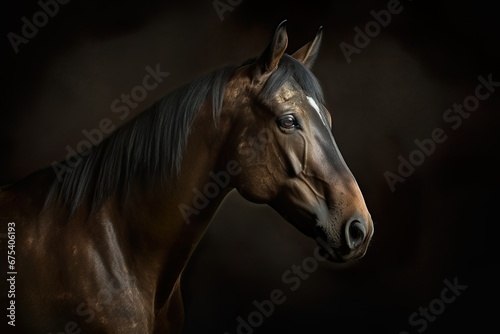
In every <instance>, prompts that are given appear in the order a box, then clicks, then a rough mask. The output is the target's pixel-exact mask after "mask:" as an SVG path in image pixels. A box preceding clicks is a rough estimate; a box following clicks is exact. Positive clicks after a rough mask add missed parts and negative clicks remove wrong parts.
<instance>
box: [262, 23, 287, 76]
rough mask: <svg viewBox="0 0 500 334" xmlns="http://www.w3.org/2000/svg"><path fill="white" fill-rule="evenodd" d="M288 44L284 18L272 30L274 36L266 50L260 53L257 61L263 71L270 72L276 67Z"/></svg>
mask: <svg viewBox="0 0 500 334" xmlns="http://www.w3.org/2000/svg"><path fill="white" fill-rule="evenodd" d="M287 45H288V35H287V33H286V20H284V21H283V22H281V23H280V24H279V25H278V28H276V31H275V32H274V37H273V40H272V41H271V43H270V44H269V45H268V46H267V48H266V50H264V52H263V53H262V55H261V56H260V59H259V63H261V64H262V65H263V72H264V73H265V72H270V71H273V70H275V69H276V67H277V66H278V64H279V62H280V59H281V57H282V56H283V54H284V53H285V50H286V47H287Z"/></svg>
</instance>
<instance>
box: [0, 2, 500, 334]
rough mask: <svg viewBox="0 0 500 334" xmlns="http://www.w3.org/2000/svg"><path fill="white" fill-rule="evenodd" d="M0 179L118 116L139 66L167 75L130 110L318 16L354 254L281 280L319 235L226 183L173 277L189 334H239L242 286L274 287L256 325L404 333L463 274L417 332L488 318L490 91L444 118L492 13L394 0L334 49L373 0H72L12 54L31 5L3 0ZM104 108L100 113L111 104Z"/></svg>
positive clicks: (310, 25) (484, 325) (494, 133)
mask: <svg viewBox="0 0 500 334" xmlns="http://www.w3.org/2000/svg"><path fill="white" fill-rule="evenodd" d="M3 6H4V9H3V10H2V13H3V15H4V18H3V19H2V23H3V24H4V26H3V27H2V29H3V35H4V36H5V38H4V39H3V43H2V48H3V51H2V65H3V68H2V79H3V88H2V99H1V103H2V106H1V110H0V112H1V118H0V120H1V123H0V124H1V125H0V158H1V161H2V163H1V165H0V184H5V183H10V182H15V181H16V180H19V179H20V178H22V177H23V176H26V175H27V174H29V173H30V172H32V171H35V170H37V169H39V168H41V167H44V166H47V165H49V164H50V163H51V162H53V161H55V160H60V159H63V158H64V157H65V155H66V153H67V152H66V149H65V147H66V146H67V145H69V146H71V147H75V146H76V145H77V143H78V142H79V141H81V140H82V139H85V138H84V137H83V135H82V132H81V131H82V130H83V129H92V128H96V127H97V126H98V124H99V121H100V120H101V119H102V118H104V117H107V118H110V119H112V120H113V122H114V124H115V125H117V126H118V125H120V121H119V120H118V119H117V118H116V117H115V115H114V114H113V113H112V112H111V111H110V104H111V102H112V101H113V100H114V99H116V98H118V97H119V96H120V94H121V93H128V92H130V90H131V88H132V87H134V86H136V85H138V84H141V83H142V78H143V77H144V75H145V73H146V72H145V67H146V66H148V65H149V66H151V67H154V66H155V65H156V64H160V68H161V69H162V70H163V71H165V72H169V73H170V75H169V76H168V77H167V78H166V79H165V80H164V82H163V83H162V84H161V85H160V86H159V87H158V88H157V89H155V90H153V91H151V92H149V93H148V96H147V99H146V100H145V101H143V102H141V103H140V104H139V106H138V107H137V108H135V109H134V110H133V113H138V112H140V111H142V110H144V109H146V108H147V107H148V106H149V105H151V104H152V103H153V102H154V101H155V100H157V99H159V98H161V97H162V96H164V95H165V94H167V93H168V92H169V91H171V90H172V89H174V88H176V87H178V86H179V85H181V84H183V83H185V82H188V81H190V80H192V79H194V78H196V77H198V76H200V75H203V74H205V73H207V72H208V71H210V70H212V69H215V68H218V67H221V66H224V65H227V64H238V63H241V62H243V61H244V60H246V59H247V58H250V57H253V56H256V55H258V54H260V53H261V52H262V50H263V49H264V48H265V46H266V45H267V43H268V42H269V40H270V38H271V36H272V34H273V32H274V29H275V28H276V26H277V24H278V23H279V22H281V21H282V20H283V19H287V20H288V25H287V27H288V28H287V31H288V35H289V52H290V53H292V52H293V51H295V50H296V49H297V48H299V47H300V46H302V45H303V44H305V43H307V42H308V41H309V40H311V39H312V38H313V37H314V35H315V33H316V31H317V29H318V27H319V26H321V25H322V26H324V39H323V45H322V49H321V52H320V55H319V57H318V60H317V63H316V65H315V67H314V73H315V74H316V75H317V77H318V79H319V80H320V82H321V84H322V86H323V89H324V92H325V95H326V100H327V104H328V107H329V109H330V111H331V112H332V114H333V117H334V135H335V138H336V140H337V143H338V145H339V147H340V149H341V151H342V153H343V155H344V158H345V160H346V161H347V163H348V165H349V167H350V169H351V170H352V172H353V174H354V175H355V176H356V178H357V180H358V183H359V185H360V187H361V189H362V191H363V194H364V196H365V200H366V202H367V205H368V207H369V209H370V211H371V213H372V216H373V218H374V221H375V227H376V229H375V235H374V238H373V241H372V245H371V246H370V248H369V250H368V253H367V255H366V256H365V257H364V258H363V259H361V260H359V261H356V262H354V263H350V264H345V265H334V264H331V263H324V262H322V263H320V264H319V268H318V269H317V270H316V271H314V272H312V273H311V274H310V277H309V278H308V279H306V280H303V281H301V285H300V288H299V289H297V290H296V291H290V289H289V285H287V284H285V283H284V282H283V281H282V279H281V276H282V274H283V273H284V272H285V271H286V270H288V269H290V268H291V266H292V265H294V264H297V265H298V264H301V263H302V261H303V260H304V259H305V258H306V257H308V256H311V255H312V254H313V250H314V247H315V244H314V242H313V241H312V240H309V239H307V238H306V237H304V236H302V235H301V234H300V233H299V232H297V231H296V230H295V229H294V228H293V227H291V226H290V225H289V224H288V223H286V222H285V221H283V220H282V219H281V218H280V217H279V216H278V215H277V214H276V213H275V212H273V211H272V210H271V209H270V208H268V207H266V206H262V205H253V204H250V203H248V202H246V201H245V200H243V199H241V197H239V195H238V194H237V193H230V195H229V196H228V197H227V199H226V201H225V202H224V203H223V205H222V206H221V208H220V210H219V211H218V212H217V214H216V216H215V218H214V221H213V222H212V224H211V225H210V227H209V229H208V231H207V233H206V235H205V237H204V239H203V240H202V242H201V243H200V245H199V248H198V249H197V251H196V253H195V255H194V256H193V258H192V261H191V263H190V265H189V266H188V268H187V270H186V274H185V277H184V288H183V289H184V294H185V302H186V328H185V333H186V334H187V333H190V334H191V333H221V334H222V333H224V332H228V333H231V334H233V333H236V332H237V320H236V319H237V317H238V316H241V317H243V318H245V319H246V318H247V317H248V315H249V314H250V313H251V312H252V311H255V310H256V308H255V306H254V305H253V304H252V302H253V301H254V300H257V301H262V300H264V299H268V298H269V293H270V292H271V291H272V290H274V289H281V290H283V292H284V295H285V296H286V301H285V302H284V303H283V304H281V305H277V306H276V307H275V310H274V312H273V314H272V315H271V316H269V317H266V318H265V319H264V321H263V324H262V325H261V326H259V327H258V328H254V329H253V331H254V332H255V333H320V332H321V333H400V332H401V331H408V332H410V333H417V330H418V329H420V328H421V327H420V326H412V325H411V324H410V323H409V321H408V317H409V316H410V315H411V314H412V313H413V312H418V311H419V307H429V305H430V304H433V303H434V304H433V305H437V304H436V303H437V302H436V298H437V299H439V298H440V296H441V292H442V291H443V289H444V288H445V287H446V284H445V283H444V281H445V280H448V281H449V282H453V281H454V280H457V281H458V283H459V284H461V285H466V286H467V289H466V290H465V291H463V292H462V293H461V294H460V295H459V296H458V297H457V298H456V299H455V301H453V302H452V303H449V304H446V305H445V308H444V311H443V312H442V313H441V314H439V315H437V316H436V319H435V320H434V321H432V322H429V323H428V326H427V328H426V329H425V331H424V332H426V333H443V332H451V331H453V330H459V329H460V330H469V331H474V332H479V331H486V330H488V329H489V328H490V327H491V329H492V330H495V329H496V326H495V325H496V316H497V312H496V311H497V310H498V308H497V303H498V293H497V291H498V289H497V284H498V274H497V273H496V272H495V271H494V269H496V268H498V259H497V256H496V253H497V251H496V247H495V246H496V245H497V244H498V241H497V239H498V237H499V234H498V232H497V230H498V228H497V224H498V223H499V218H498V217H499V216H498V213H497V211H496V210H497V198H498V196H495V194H496V190H497V185H498V182H497V176H496V175H497V171H498V161H499V158H498V146H497V144H498V122H499V112H500V110H499V105H500V104H499V102H500V88H499V89H498V91H496V92H495V93H493V94H492V95H491V97H489V98H488V99H486V100H485V101H481V102H480V105H479V108H478V109H477V110H476V111H474V112H472V113H471V116H470V117H469V118H467V119H464V120H463V123H462V125H461V126H460V127H458V128H457V129H456V130H453V129H452V128H451V127H450V124H449V123H446V122H445V121H444V120H443V114H444V113H445V111H446V110H447V109H448V108H451V107H452V106H453V104H454V103H457V104H459V103H462V102H463V101H464V99H465V98H466V97H468V96H470V95H473V94H474V92H475V88H476V86H477V85H478V84H479V81H478V77H479V76H483V77H485V78H486V77H488V75H489V74H491V75H492V77H493V80H494V81H500V68H499V67H500V66H499V64H498V60H499V59H500V58H499V56H500V48H499V47H498V45H499V43H498V42H499V37H500V35H499V33H500V30H499V25H498V14H497V13H498V11H497V10H495V7H494V6H493V5H492V4H490V3H488V2H486V1H482V2H478V1H461V2H457V1H440V2H430V1H428V2H426V1H419V0H413V1H409V0H406V1H401V6H402V8H403V9H402V11H401V12H400V13H399V14H397V15H393V16H392V18H391V22H390V24H389V25H388V26H387V27H384V28H382V29H381V32H380V33H379V34H378V35H377V36H375V37H373V38H372V39H371V41H370V43H369V45H368V46H366V47H365V48H363V49H362V50H361V52H360V53H359V54H353V55H352V61H351V62H350V63H348V62H347V61H346V59H345V57H344V55H343V54H342V51H341V49H340V47H339V44H340V43H341V42H346V43H349V44H353V38H354V35H355V32H354V30H353V29H354V27H356V26H357V27H360V28H361V29H363V28H364V26H365V24H366V23H367V22H369V21H372V20H373V17H372V16H371V15H370V11H371V10H375V11H377V12H378V11H379V10H382V9H385V8H386V7H387V1H357V2H352V1H330V2H318V1H301V2H293V1H274V2H272V3H271V2H265V1H251V0H243V1H242V2H241V3H240V4H239V5H237V6H234V9H233V11H227V12H225V13H224V20H223V21H221V19H220V18H219V16H218V14H217V12H216V10H215V9H214V6H213V3H212V1H198V2H189V1H186V2H181V1H176V2H170V3H169V2H166V1H149V2H148V1H132V0H129V1H118V0H114V1H97V0H92V1H85V2H84V1H76V0H73V1H71V2H69V3H68V4H66V5H61V6H60V8H59V11H58V13H57V14H56V15H55V16H54V17H53V18H50V20H49V21H48V23H47V24H46V25H45V26H43V27H41V28H39V32H38V34H37V35H36V36H35V37H33V38H31V39H30V40H29V42H28V44H26V45H20V47H19V52H18V53H17V54H15V52H14V51H13V49H12V47H11V45H10V43H9V40H8V39H7V34H8V33H9V32H14V33H16V34H19V35H20V34H21V33H20V31H21V27H22V22H21V18H22V17H23V16H26V17H27V18H31V17H32V15H33V14H34V13H35V12H37V11H39V10H40V7H39V5H38V4H37V3H36V2H34V1H32V2H26V1H25V2H20V1H18V2H15V3H10V2H9V3H5V4H3ZM113 117H114V118H113ZM436 128H442V129H443V130H444V131H445V133H446V135H447V140H446V141H445V142H444V143H440V144H438V145H437V146H436V149H435V151H434V152H433V153H432V154H431V155H429V156H427V157H426V158H425V161H424V162H423V163H422V165H420V166H418V167H416V169H415V172H414V173H412V174H411V175H410V176H409V177H407V178H406V180H405V182H404V183H398V184H397V185H396V188H395V191H394V192H392V191H391V189H390V188H389V186H388V184H387V182H386V180H385V178H384V173H385V172H386V171H390V172H393V173H395V172H397V168H398V164H399V161H398V156H399V155H402V156H403V157H406V158H408V156H409V155H410V153H411V152H413V151H414V150H415V149H416V144H415V143H414V141H415V140H416V139H419V140H424V139H426V138H430V136H431V133H432V131H433V130H434V129H436Z"/></svg>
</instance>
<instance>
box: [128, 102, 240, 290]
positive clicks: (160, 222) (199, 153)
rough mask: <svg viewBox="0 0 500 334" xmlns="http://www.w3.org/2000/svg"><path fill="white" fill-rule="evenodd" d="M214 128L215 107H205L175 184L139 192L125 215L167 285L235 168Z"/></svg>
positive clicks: (186, 255)
mask: <svg viewBox="0 0 500 334" xmlns="http://www.w3.org/2000/svg"><path fill="white" fill-rule="evenodd" d="M207 109H208V108H207ZM215 128H216V127H215V126H214V120H213V116H212V112H211V110H203V109H202V110H201V111H200V112H199V114H198V115H197V117H196V118H195V120H194V121H193V126H192V129H193V130H192V131H191V133H190V136H189V140H188V145H187V148H186V150H185V154H184V157H183V160H182V165H181V171H180V175H179V176H178V178H177V180H176V181H175V183H174V184H173V185H171V186H168V187H162V186H158V187H157V188H156V191H152V192H150V193H149V194H146V195H145V196H142V195H140V196H137V198H134V199H133V201H135V205H127V206H126V212H124V219H127V220H128V224H133V225H134V228H133V230H134V231H135V232H134V233H135V235H134V236H133V237H134V238H137V237H138V236H139V238H140V237H141V236H142V238H144V242H143V243H142V244H143V247H144V248H145V249H144V250H145V252H144V254H145V256H148V257H151V256H153V257H155V258H156V259H157V264H156V266H157V267H156V269H159V270H160V273H159V274H160V275H162V278H161V280H162V284H165V285H166V286H171V285H173V284H174V282H175V280H176V279H177V277H178V276H179V274H180V273H181V271H182V270H183V268H184V266H185V264H186V263H187V261H188V259H189V257H190V255H191V254H192V252H193V250H194V248H195V247H196V245H197V243H198V241H199V240H200V239H201V236H202V235H203V233H204V231H205V230H206V228H207V226H208V223H209V222H210V220H211V218H212V216H213V214H214V213H215V211H216V209H217V207H218V206H219V205H220V203H221V201H222V200H223V198H224V196H225V195H226V194H227V192H228V191H229V190H230V189H229V187H228V183H229V179H228V177H229V176H230V172H231V171H228V170H227V163H226V162H225V161H224V159H223V157H221V155H222V152H223V144H224V134H221V133H217V134H216V133H215V132H214V131H216V130H215ZM229 167H232V165H231V164H230V165H229ZM148 261H149V260H148ZM156 269H153V270H156Z"/></svg>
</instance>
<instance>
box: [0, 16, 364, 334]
mask: <svg viewBox="0 0 500 334" xmlns="http://www.w3.org/2000/svg"><path fill="white" fill-rule="evenodd" d="M322 34H323V33H322V29H321V28H320V29H319V31H318V33H317V34H316V36H315V37H314V38H313V39H312V40H311V41H310V42H308V43H307V44H305V45H304V46H303V47H301V48H299V49H298V50H297V51H295V52H294V53H293V54H288V53H286V49H287V45H288V35H287V32H286V21H284V22H282V23H281V24H280V25H278V27H277V28H276V30H275V32H274V35H273V37H272V39H271V41H270V43H269V44H268V45H267V47H266V48H265V50H264V51H263V52H262V53H260V55H259V56H257V57H254V58H251V59H249V60H247V61H245V62H242V63H241V64H240V65H237V66H225V67H221V68H218V69H216V70H214V71H212V72H210V73H208V74H206V75H204V76H201V77H199V78H198V79H195V80H193V81H191V82H189V83H187V84H186V85H184V86H181V87H180V88H177V89H175V90H174V91H173V92H171V93H169V94H167V95H166V96H164V97H163V98H161V99H160V100H158V101H157V102H156V103H155V104H153V105H152V106H151V107H150V108H149V109H147V110H145V111H143V112H141V113H140V114H139V115H137V116H136V117H135V118H134V119H132V120H131V121H129V122H128V123H126V124H124V125H123V126H122V127H120V128H118V129H117V130H115V131H114V132H113V133H111V134H110V135H109V136H108V137H107V138H105V139H104V140H103V141H102V142H101V143H99V144H97V145H95V146H94V147H93V148H92V149H91V150H90V152H87V154H86V155H84V156H83V154H82V157H81V159H80V160H79V161H80V163H78V164H76V163H75V161H72V165H71V168H69V167H68V166H69V161H64V160H63V161H62V162H61V163H66V165H65V166H66V167H67V168H66V169H64V170H63V172H58V173H54V169H53V168H51V167H50V166H48V167H46V168H43V169H40V170H38V171H35V172H33V173H32V174H30V175H28V176H26V177H25V178H23V179H21V180H20V181H18V182H16V183H14V184H12V185H10V186H8V187H6V188H3V189H2V190H1V191H0V217H1V221H2V223H1V226H2V227H1V228H2V230H1V231H0V233H3V234H4V235H5V236H7V238H5V239H4V240H2V242H1V250H2V253H1V254H2V256H7V254H8V256H9V257H8V261H5V259H4V260H2V261H1V262H2V272H3V273H7V278H6V279H3V280H2V295H3V302H4V303H3V304H2V305H3V307H4V308H3V309H4V310H5V308H7V321H6V320H5V318H4V320H3V321H2V322H3V325H4V326H7V327H8V329H11V330H12V329H16V330H18V331H19V332H22V333H33V332H37V333H38V332H44V333H61V332H62V333H80V332H86V333H129V334H130V333H180V332H181V331H182V327H183V322H184V320H183V319H184V307H183V301H182V294H181V277H182V273H183V269H184V268H185V266H186V263H187V262H188V260H189V258H190V256H191V254H192V253H193V250H194V249H195V247H196V245H197V244H198V242H199V241H200V239H201V238H202V237H203V233H204V231H205V230H206V229H207V227H208V226H209V223H210V220H211V218H212V216H213V215H214V213H215V211H216V209H217V208H218V207H219V205H220V204H221V201H222V200H223V198H224V196H225V195H226V194H227V193H228V192H229V191H231V190H232V189H236V191H238V192H239V193H240V194H241V195H242V197H244V198H245V199H247V200H248V201H250V202H253V203H260V204H267V205H269V206H270V207H271V208H273V209H274V210H276V211H277V212H278V213H279V214H280V215H281V216H282V217H284V218H285V219H286V220H287V221H288V222H289V223H291V224H292V225H293V226H295V227H296V228H297V229H298V230H299V231H300V232H302V233H304V234H305V235H307V236H309V237H311V238H316V241H317V243H318V245H319V246H321V250H322V251H321V254H322V256H324V257H325V258H328V259H329V260H330V261H333V262H345V261H350V260H352V259H359V258H361V257H362V256H363V255H364V254H365V252H366V250H367V247H368V245H369V243H370V239H371V237H372V235H373V222H372V219H371V216H370V213H369V211H368V209H367V206H366V204H365V201H364V198H363V195H362V193H361V190H360V188H359V185H358V184H357V182H356V180H355V178H354V176H353V174H352V173H351V171H350V170H349V168H348V167H347V165H346V163H345V161H344V159H343V158H342V155H341V153H340V151H339V148H338V147H337V144H336V142H335V139H334V137H333V134H332V117H331V114H330V112H329V111H328V109H327V108H326V105H325V99H324V96H323V93H322V90H321V86H320V84H319V82H318V79H317V78H316V77H315V76H314V75H313V73H312V66H313V65H314V62H315V60H316V58H317V55H318V51H319V47H320V44H321V39H322ZM5 291H8V292H12V293H11V294H10V293H9V294H7V293H4V292H5ZM4 312H5V311H4ZM7 322H8V324H7ZM13 325H15V327H13ZM4 333H5V331H4Z"/></svg>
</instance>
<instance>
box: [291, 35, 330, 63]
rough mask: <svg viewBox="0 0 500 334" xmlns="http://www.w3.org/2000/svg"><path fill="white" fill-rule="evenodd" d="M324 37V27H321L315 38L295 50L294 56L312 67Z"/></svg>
mask: <svg viewBox="0 0 500 334" xmlns="http://www.w3.org/2000/svg"><path fill="white" fill-rule="evenodd" d="M322 37H323V27H320V28H319V30H318V33H317V34H316V37H314V39H313V40H312V41H311V42H309V43H307V44H306V45H304V46H303V47H301V48H300V49H298V50H297V51H295V53H294V54H293V55H292V57H293V58H295V59H297V60H298V61H300V62H301V63H303V64H304V65H305V66H306V67H307V68H309V69H311V68H312V67H313V65H314V62H315V61H316V58H317V57H318V53H319V47H320V45H321V38H322Z"/></svg>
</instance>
